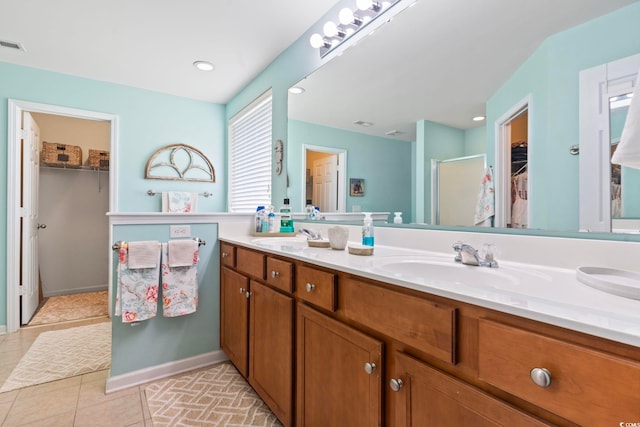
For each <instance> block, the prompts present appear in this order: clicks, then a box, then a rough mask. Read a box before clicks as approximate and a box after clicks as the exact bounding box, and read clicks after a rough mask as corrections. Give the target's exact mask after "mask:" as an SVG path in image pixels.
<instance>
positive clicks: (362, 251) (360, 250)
mask: <svg viewBox="0 0 640 427" xmlns="http://www.w3.org/2000/svg"><path fill="white" fill-rule="evenodd" d="M349 253H350V254H352V255H373V246H365V245H353V246H349Z"/></svg>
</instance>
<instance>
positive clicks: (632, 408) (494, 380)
mask: <svg viewBox="0 0 640 427" xmlns="http://www.w3.org/2000/svg"><path fill="white" fill-rule="evenodd" d="M220 254H221V341H222V342H221V345H222V348H223V349H224V351H225V352H226V354H227V355H228V356H229V358H230V359H231V361H232V362H233V363H234V365H235V366H236V367H237V368H238V370H239V371H240V372H241V373H242V375H244V376H245V377H246V378H247V380H248V381H249V383H250V384H251V385H252V386H253V387H254V389H255V390H256V391H257V392H258V394H259V395H260V396H261V397H262V398H263V399H264V401H265V402H266V403H267V405H268V406H269V407H270V408H271V409H272V410H273V412H274V413H275V414H276V416H277V417H278V418H279V419H280V420H281V421H282V422H283V424H284V425H286V426H291V425H296V426H329V425H336V426H337V425H345V426H346V425H348V426H379V425H388V426H410V425H413V426H461V425H473V426H485V425H486V426H490V425H505V426H543V425H562V426H575V425H581V426H618V425H621V424H620V423H633V422H640V349H639V348H638V346H637V345H635V344H634V343H633V340H634V339H635V338H634V337H633V336H631V337H627V338H625V339H622V340H619V339H612V338H611V337H613V336H615V331H612V332H611V334H612V335H610V336H607V333H606V332H604V333H602V334H596V335H594V334H591V333H585V332H584V331H581V330H580V329H581V328H580V327H576V328H571V327H567V325H568V324H570V323H567V322H562V321H558V322H554V321H552V320H550V319H552V316H549V315H548V313H542V314H540V313H537V311H536V310H538V309H537V306H538V305H539V306H540V307H543V306H544V304H543V303H542V302H540V301H538V300H536V298H533V297H531V298H528V297H526V296H522V295H520V296H519V295H518V293H517V292H513V291H511V290H508V289H507V290H505V289H504V288H502V287H501V286H498V287H495V288H492V287H490V286H489V285H490V283H489V282H490V281H491V280H492V278H494V279H495V280H496V283H499V282H501V281H503V282H504V283H511V284H513V283H516V282H509V280H511V278H510V275H511V274H513V276H514V277H517V276H518V275H519V274H520V273H519V271H518V268H517V266H509V265H505V266H504V267H503V266H501V267H500V268H499V269H495V270H494V271H493V272H489V271H486V272H485V271H484V270H479V269H480V268H482V267H470V266H463V265H455V263H454V262H453V254H444V255H445V258H442V259H441V258H439V256H438V255H437V254H430V253H426V252H419V251H410V250H406V249H402V248H395V247H381V246H377V247H376V248H375V254H374V255H373V256H371V257H358V256H356V255H350V254H348V252H347V251H333V250H331V249H321V248H309V247H307V246H306V242H305V241H304V240H300V239H291V240H281V241H276V240H273V242H272V243H270V242H266V243H264V242H257V241H256V240H255V239H252V238H251V237H249V236H246V237H237V236H233V237H221V243H220ZM441 255H442V254H441ZM418 260H420V263H422V262H423V261H424V260H427V261H426V262H424V263H425V264H429V265H430V266H431V267H432V268H433V271H434V272H435V273H434V275H435V276H434V277H435V278H436V279H434V280H431V281H429V280H428V279H424V278H423V279H420V278H419V277H420V275H421V274H422V275H424V274H423V270H421V269H422V268H423V267H420V265H418V264H420V263H418ZM414 261H415V262H414ZM394 263H395V264H398V266H396V265H395V264H394ZM385 265H388V266H389V268H385ZM429 265H426V266H425V267H424V268H429ZM450 265H452V266H453V267H450ZM449 268H456V269H457V270H455V273H456V274H458V273H459V274H460V276H459V277H461V278H463V279H461V282H460V283H458V284H456V283H455V281H453V282H449V283H445V282H446V280H444V276H443V275H446V274H449V270H448V269H449ZM394 269H397V271H395V270H394ZM413 270H416V271H415V272H413ZM487 270H489V269H487ZM402 271H404V272H405V273H404V275H403V273H402ZM440 271H444V273H441V272H440ZM412 272H413V273H412ZM522 274H523V275H525V276H526V274H529V273H527V272H522ZM531 274H532V277H533V278H534V279H533V280H534V281H535V280H540V282H541V283H542V282H545V281H549V277H548V276H545V274H544V273H540V272H534V273H531ZM536 275H537V276H536ZM441 276H442V277H441ZM475 278H477V280H478V283H479V285H478V287H487V290H486V292H485V291H482V292H480V291H477V292H478V293H475V294H474V292H476V291H473V290H472V287H473V283H471V281H473V280H474V279H475ZM536 278H537V279H536ZM525 279H526V278H525ZM525 279H522V282H523V283H524V282H525V281H526V280H525ZM542 285H545V286H546V285H547V284H546V283H542V284H541V286H542ZM452 287H457V288H456V289H455V290H454V291H448V290H447V289H450V288H452ZM467 287H469V293H468V294H467V295H466V296H465V292H466V291H465V289H467ZM483 292H484V293H483ZM585 292H587V293H589V292H597V291H595V290H589V289H585ZM456 295H458V296H456ZM480 295H485V296H486V298H485V299H484V300H483V297H480ZM594 295H597V294H594ZM604 298H605V300H606V298H618V297H611V296H608V295H607V297H604ZM500 301H503V303H501V302H500ZM636 302H637V303H638V306H639V307H640V301H636ZM578 303H579V301H578ZM633 303H635V302H633V301H632V302H630V303H629V304H633ZM501 304H503V305H504V307H515V308H514V309H509V308H507V309H504V310H503V309H501V307H502V305H501ZM625 304H626V302H625ZM628 307H631V308H633V307H634V306H633V305H628V306H627V308H628ZM579 309H580V307H576V310H579ZM539 310H540V311H541V312H544V311H545V310H546V309H545V308H540V309H539ZM594 316H596V314H594ZM614 317H615V316H613V317H612V320H611V324H610V325H605V327H604V328H602V329H603V330H604V329H606V328H615V327H616V326H615V325H614V324H615V322H616V319H614ZM541 319H542V320H541ZM618 320H620V319H618ZM598 322H600V320H598ZM632 333H635V332H632ZM598 335H600V336H598Z"/></svg>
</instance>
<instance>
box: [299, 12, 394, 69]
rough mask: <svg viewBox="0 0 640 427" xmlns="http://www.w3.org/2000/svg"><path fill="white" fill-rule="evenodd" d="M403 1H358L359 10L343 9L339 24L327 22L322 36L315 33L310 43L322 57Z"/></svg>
mask: <svg viewBox="0 0 640 427" xmlns="http://www.w3.org/2000/svg"><path fill="white" fill-rule="evenodd" d="M400 2H403V0H385V1H384V2H382V3H380V2H378V1H376V0H356V7H357V9H356V10H355V11H354V10H352V9H350V8H348V7H347V8H343V9H341V10H340V13H339V14H338V22H339V23H338V24H336V23H335V22H334V21H327V22H326V23H325V24H324V26H323V27H322V34H320V33H314V34H313V35H311V37H310V38H309V43H310V44H311V46H312V47H313V48H315V49H319V50H320V57H324V56H325V55H326V54H327V53H329V52H330V51H332V50H333V49H334V48H336V47H337V46H339V45H340V44H341V43H343V42H344V41H345V40H347V39H349V38H350V37H351V36H352V35H354V34H356V33H357V32H358V31H360V30H361V29H362V28H364V27H365V26H367V24H368V23H369V22H371V21H373V20H374V19H376V18H377V17H379V16H381V15H382V14H384V12H385V11H387V10H388V9H389V8H390V7H391V6H393V5H395V4H396V3H400Z"/></svg>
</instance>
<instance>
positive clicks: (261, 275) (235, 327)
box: [220, 247, 295, 426]
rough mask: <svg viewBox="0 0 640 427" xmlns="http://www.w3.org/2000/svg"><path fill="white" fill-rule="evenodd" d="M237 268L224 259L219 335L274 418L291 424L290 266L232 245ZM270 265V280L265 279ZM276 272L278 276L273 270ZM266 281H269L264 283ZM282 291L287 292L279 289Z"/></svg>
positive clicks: (291, 268)
mask: <svg viewBox="0 0 640 427" xmlns="http://www.w3.org/2000/svg"><path fill="white" fill-rule="evenodd" d="M234 249H235V252H231V251H225V252H227V253H235V255H236V260H235V265H236V269H235V270H232V269H231V268H229V267H227V266H226V264H225V259H226V260H228V259H229V257H228V256H227V257H224V258H222V253H221V263H222V264H223V267H222V269H221V280H220V299H221V303H220V306H221V310H220V315H221V319H220V328H221V333H220V339H221V347H222V349H223V350H224V351H225V353H226V354H227V356H229V360H230V361H231V362H232V363H233V364H234V365H235V367H236V368H237V369H238V371H239V372H240V373H241V374H242V375H243V376H244V377H245V378H247V380H248V381H249V384H251V386H252V387H253V388H254V389H255V390H256V392H257V393H258V394H259V395H260V397H261V398H262V399H263V400H264V401H265V403H266V404H267V405H268V406H269V408H270V409H271V410H272V411H273V413H274V414H275V415H276V416H277V417H278V419H279V420H280V421H281V422H282V423H283V424H284V425H285V426H291V425H293V419H292V417H293V386H294V379H293V377H294V359H293V358H294V347H293V342H294V319H295V318H294V299H293V296H292V295H291V290H292V288H293V282H292V280H293V277H292V271H293V266H292V264H291V263H290V262H288V261H283V260H279V259H275V258H271V257H267V256H266V255H265V254H263V253H260V252H256V251H252V250H248V249H245V248H240V247H237V248H234ZM266 266H270V267H271V268H272V269H271V270H269V271H270V272H273V273H274V274H273V276H274V277H271V279H272V280H265V268H266ZM276 273H277V274H276ZM268 282H270V283H271V285H269V284H267V283H268ZM282 290H285V291H288V293H283V292H282Z"/></svg>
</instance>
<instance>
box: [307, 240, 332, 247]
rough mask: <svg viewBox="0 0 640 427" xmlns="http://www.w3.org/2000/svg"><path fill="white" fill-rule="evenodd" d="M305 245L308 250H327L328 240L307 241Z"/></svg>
mask: <svg viewBox="0 0 640 427" xmlns="http://www.w3.org/2000/svg"><path fill="white" fill-rule="evenodd" d="M307 245H308V246H309V247H310V248H328V247H329V241H328V240H307Z"/></svg>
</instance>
